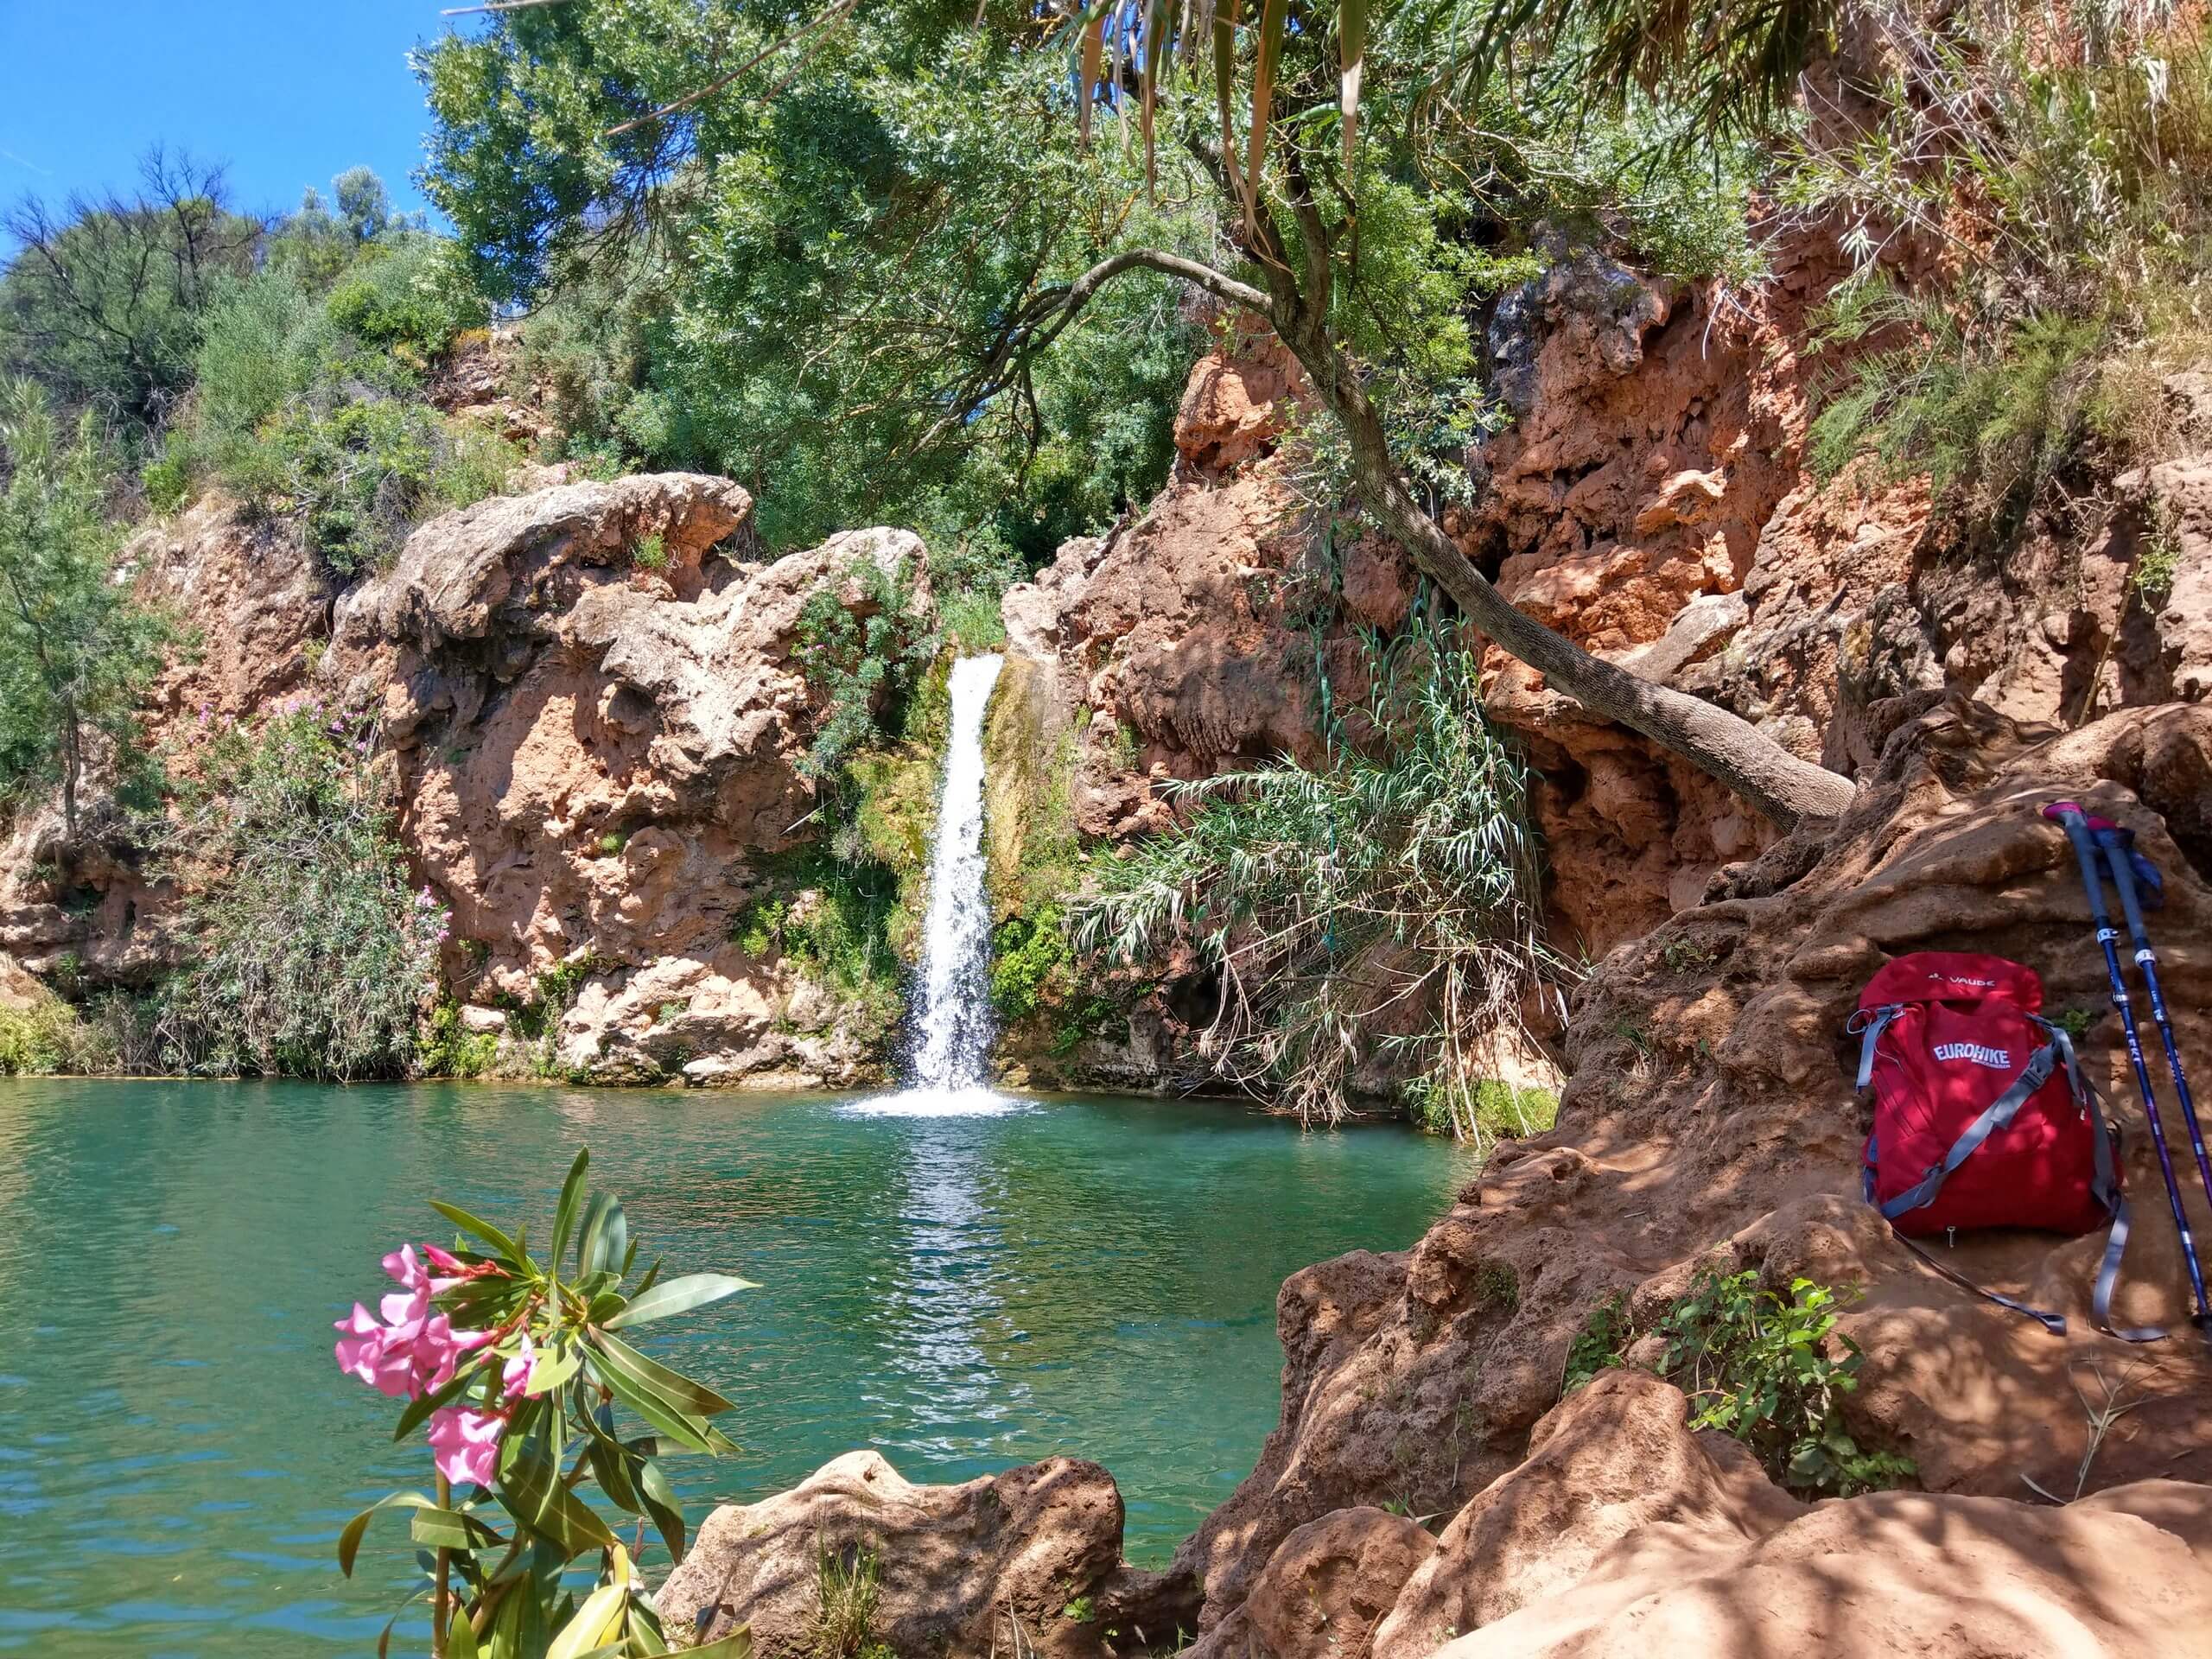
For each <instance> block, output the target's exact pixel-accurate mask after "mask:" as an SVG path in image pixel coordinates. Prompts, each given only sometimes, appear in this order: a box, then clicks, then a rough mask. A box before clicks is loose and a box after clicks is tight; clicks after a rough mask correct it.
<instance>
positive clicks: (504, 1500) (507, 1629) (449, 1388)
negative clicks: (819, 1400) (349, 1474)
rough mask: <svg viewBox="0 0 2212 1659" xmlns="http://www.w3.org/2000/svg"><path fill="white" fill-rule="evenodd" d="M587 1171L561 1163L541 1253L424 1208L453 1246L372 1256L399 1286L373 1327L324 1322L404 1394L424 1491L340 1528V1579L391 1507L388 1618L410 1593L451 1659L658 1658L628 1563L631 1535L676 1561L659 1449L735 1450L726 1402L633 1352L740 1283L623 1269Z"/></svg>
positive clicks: (677, 1533)
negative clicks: (410, 1567) (654, 1328)
mask: <svg viewBox="0 0 2212 1659" xmlns="http://www.w3.org/2000/svg"><path fill="white" fill-rule="evenodd" d="M587 1167H588V1157H587V1155H586V1154H583V1153H578V1154H576V1160H575V1163H574V1164H572V1165H571V1166H569V1177H568V1179H567V1180H566V1181H564V1182H563V1184H562V1187H561V1197H560V1201H559V1204H558V1205H557V1206H556V1209H555V1211H554V1214H553V1225H552V1229H551V1232H550V1248H547V1249H544V1250H543V1260H540V1259H539V1258H538V1257H535V1256H532V1255H531V1254H530V1253H529V1251H528V1250H527V1249H525V1247H524V1232H523V1230H522V1229H520V1228H517V1229H516V1230H514V1232H513V1233H512V1234H510V1233H508V1232H507V1231H506V1230H504V1229H502V1228H499V1227H497V1226H494V1225H493V1224H491V1223H490V1222H487V1221H484V1220H481V1219H480V1218H479V1217H476V1216H474V1215H471V1214H470V1213H469V1212H468V1211H465V1210H461V1209H458V1208H456V1207H454V1205H449V1204H441V1203H438V1202H437V1201H436V1200H435V1199H434V1200H432V1204H433V1207H434V1208H435V1209H436V1210H437V1211H438V1212H439V1213H440V1214H441V1215H442V1216H443V1217H445V1219H446V1220H447V1221H448V1222H450V1223H451V1224H453V1225H454V1227H456V1228H458V1229H460V1234H459V1235H458V1236H456V1235H452V1234H448V1236H450V1237H453V1239H454V1247H453V1249H443V1248H442V1247H440V1246H438V1245H435V1244H430V1243H424V1244H423V1245H421V1246H419V1247H418V1246H416V1245H415V1244H411V1243H410V1244H403V1245H401V1246H400V1248H399V1249H396V1250H394V1251H393V1252H392V1253H391V1255H387V1256H385V1258H384V1268H385V1273H386V1274H389V1275H390V1276H391V1278H393V1279H395V1280H397V1281H398V1289H397V1291H394V1292H389V1293H387V1294H385V1295H384V1297H383V1299H382V1300H381V1303H380V1307H381V1309H382V1310H383V1313H384V1318H383V1319H378V1318H377V1317H376V1316H374V1315H372V1314H371V1313H369V1311H368V1310H367V1309H366V1308H365V1307H364V1306H361V1305H360V1304H359V1303H358V1302H357V1303H355V1304H354V1305H353V1313H351V1314H349V1315H348V1316H347V1317H346V1318H345V1319H340V1321H339V1322H338V1330H339V1332H340V1341H339V1343H338V1363H339V1366H340V1369H341V1370H344V1371H345V1372H346V1375H348V1376H353V1377H355V1378H358V1379H359V1381H361V1382H363V1383H367V1384H369V1385H370V1386H372V1387H373V1388H375V1389H378V1391H379V1392H380V1393H384V1394H387V1395H392V1396H394V1397H395V1398H404V1399H405V1400H406V1401H407V1404H406V1405H405V1407H404V1408H402V1409H401V1410H400V1412H399V1422H398V1427H397V1432H396V1433H394V1435H393V1437H392V1438H393V1439H394V1440H409V1439H410V1437H411V1436H413V1435H414V1434H415V1433H416V1431H418V1430H421V1429H423V1428H424V1427H425V1426H426V1425H427V1427H428V1433H426V1434H424V1436H423V1439H424V1440H427V1441H428V1443H429V1444H428V1446H427V1447H424V1446H422V1445H421V1443H420V1442H417V1443H416V1444H417V1449H418V1451H421V1450H427V1452H429V1462H430V1464H431V1466H432V1471H434V1472H435V1477H436V1478H435V1483H434V1484H433V1485H432V1490H431V1491H430V1492H429V1493H424V1492H420V1491H401V1492H393V1493H391V1494H389V1495H388V1496H386V1497H382V1498H379V1499H378V1501H377V1502H376V1503H372V1504H371V1505H370V1506H369V1507H368V1508H367V1509H365V1510H361V1511H360V1513H359V1514H358V1515H356V1516H353V1519H352V1520H350V1521H348V1522H346V1524H345V1525H344V1526H343V1527H342V1528H340V1529H339V1534H338V1565H339V1567H340V1571H342V1572H344V1573H346V1576H347V1577H349V1578H350V1577H352V1576H353V1565H354V1561H355V1560H356V1558H357V1556H358V1555H359V1550H360V1547H361V1541H362V1539H363V1537H364V1536H365V1535H366V1533H367V1531H368V1529H369V1527H370V1525H371V1523H372V1522H374V1521H375V1519H376V1518H377V1516H378V1515H379V1514H383V1513H387V1512H391V1513H397V1514H404V1516H406V1517H407V1520H408V1529H409V1532H410V1535H411V1537H412V1539H413V1541H414V1542H415V1543H416V1545H418V1546H420V1547H421V1551H422V1553H420V1554H418V1555H417V1556H416V1560H418V1561H419V1562H420V1563H421V1565H422V1567H423V1576H424V1577H425V1578H426V1579H427V1580H428V1583H427V1585H425V1586H423V1589H421V1590H418V1591H417V1592H416V1593H415V1594H414V1595H411V1596H410V1597H409V1598H408V1599H407V1600H406V1601H405V1602H404V1603H403V1604H402V1611H403V1612H404V1610H405V1609H406V1607H408V1606H409V1605H412V1604H413V1603H414V1602H415V1601H416V1600H417V1599H420V1598H421V1597H422V1596H423V1594H424V1593H425V1592H427V1593H428V1596H429V1603H430V1621H431V1624H432V1628H433V1630H435V1631H436V1632H437V1633H438V1634H437V1635H436V1636H434V1637H433V1639H432V1641H431V1642H430V1643H429V1647H430V1649H431V1650H432V1651H433V1652H440V1653H444V1654H447V1655H448V1656H455V1659H457V1656H459V1655H461V1654H464V1653H467V1654H476V1653H485V1654H502V1655H519V1654H523V1653H530V1654H533V1655H550V1656H558V1659H569V1656H580V1655H582V1654H585V1653H594V1654H601V1655H608V1654H626V1655H627V1654H655V1653H666V1652H667V1651H668V1650H669V1643H668V1640H667V1637H668V1634H669V1633H668V1632H665V1631H664V1630H663V1629H662V1627H661V1623H660V1618H659V1616H658V1613H657V1612H656V1611H654V1607H653V1599H652V1594H651V1592H649V1591H648V1590H647V1588H646V1586H645V1580H644V1577H643V1575H642V1574H641V1573H639V1557H642V1556H643V1554H644V1552H645V1548H646V1542H645V1540H646V1529H647V1527H648V1526H650V1527H651V1529H652V1533H653V1535H655V1536H656V1537H657V1538H658V1541H659V1543H660V1544H661V1546H663V1547H664V1548H666V1549H667V1551H668V1554H669V1558H670V1560H671V1561H675V1560H682V1559H683V1547H684V1543H685V1534H686V1529H685V1526H684V1520H683V1506H682V1504H681V1503H680V1502H679V1500H678V1499H677V1496H676V1492H675V1491H674V1489H673V1488H672V1487H671V1485H670V1484H669V1480H668V1477H667V1474H666V1473H665V1471H664V1470H663V1468H662V1466H661V1459H663V1458H664V1457H666V1456H667V1455H668V1454H670V1453H671V1452H704V1453H708V1454H709V1455H721V1454H722V1453H726V1452H734V1451H735V1450H736V1449H737V1447H736V1446H735V1445H734V1443H733V1442H732V1441H731V1440H730V1439H729V1437H728V1436H727V1435H726V1434H724V1433H722V1432H721V1429H719V1428H717V1427H715V1424H714V1421H713V1420H714V1419H715V1418H716V1417H718V1416H721V1414H723V1413H725V1412H727V1411H728V1410H730V1409H731V1406H730V1402H728V1400H726V1399H724V1398H723V1397H722V1396H721V1395H719V1394H717V1393H715V1391H714V1390H713V1389H709V1388H707V1387H705V1386H704V1385H703V1384H702V1383H696V1382H695V1381H693V1380H692V1379H691V1378H690V1377H688V1376H683V1374H682V1373H680V1372H677V1371H674V1370H670V1369H669V1368H668V1367H667V1366H665V1365H663V1364H661V1363H659V1362H658V1360H655V1359H652V1358H651V1357H648V1356H647V1355H646V1354H645V1353H642V1352H640V1351H639V1350H638V1349H637V1348H634V1347H632V1345H631V1344H632V1341H635V1340H639V1339H640V1338H639V1336H638V1331H639V1327H641V1326H644V1325H650V1324H652V1323H653V1322H655V1321H657V1320H659V1319H669V1318H672V1317H674V1316H676V1315H678V1314H683V1313H692V1312H695V1311H696V1310H697V1309H699V1308H702V1307H707V1306H712V1305H713V1304H715V1303H716V1302H718V1301H721V1300H724V1299H725V1298H727V1297H729V1296H733V1295H735V1294H738V1293H739V1292H741V1291H746V1290H750V1289H752V1288H753V1286H752V1284H751V1283H750V1282H749V1281H746V1280H743V1279H739V1278H735V1277H733V1276H731V1275H730V1274H720V1273H697V1274H685V1275H684V1276H683V1277H681V1278H675V1279H664V1278H663V1277H662V1276H661V1271H660V1264H659V1262H658V1261H656V1262H654V1264H653V1265H652V1267H650V1268H646V1269H645V1271H644V1272H643V1273H642V1274H635V1276H634V1277H633V1270H634V1268H635V1263H636V1260H637V1255H638V1249H637V1242H636V1241H635V1240H634V1239H632V1237H631V1236H630V1224H629V1220H628V1217H626V1214H625V1212H624V1211H623V1208H622V1204H621V1201H620V1199H619V1198H615V1197H614V1196H613V1194H612V1193H608V1192H587V1191H586V1188H585V1185H584V1175H585V1171H586V1169H587ZM618 1332H619V1334H618ZM644 1340H645V1341H647V1342H648V1343H649V1344H650V1342H651V1338H644ZM640 1431H643V1432H640ZM569 1447H574V1448H575V1458H574V1460H573V1462H572V1463H571V1464H570V1465H569V1467H568V1468H566V1469H564V1468H563V1466H562V1465H563V1454H564V1452H566V1450H567V1449H568V1448H569ZM587 1479H588V1480H589V1481H591V1482H594V1483H595V1484H597V1486H598V1489H599V1490H598V1492H597V1493H596V1494H595V1495H594V1498H593V1500H592V1501H586V1500H585V1499H584V1498H582V1497H578V1496H577V1495H576V1494H577V1492H578V1491H580V1490H582V1489H583V1488H584V1487H585V1484H586V1481H587ZM609 1511H612V1512H613V1514H615V1515H617V1516H622V1517H625V1518H628V1517H635V1520H636V1529H635V1530H634V1532H631V1533H630V1538H629V1542H628V1544H627V1545H625V1543H624V1541H623V1540H622V1539H620V1538H618V1537H617V1536H616V1535H615V1532H614V1530H613V1527H611V1526H610V1525H609V1523H608V1522H607V1519H605V1518H604V1516H606V1514H607V1512H609ZM618 1524H622V1525H624V1529H625V1530H626V1531H628V1530H629V1529H628V1527H627V1525H626V1519H625V1522H618ZM502 1529H505V1530H504V1531H503V1530H502ZM633 1551H634V1552H636V1554H635V1555H633V1554H632V1552H633ZM518 1564H519V1568H520V1570H517V1568H518ZM393 1623H394V1624H397V1615H395V1617H394V1619H393ZM697 1634H698V1632H696V1631H692V1630H683V1631H678V1632H676V1635H677V1639H678V1640H679V1641H683V1642H684V1643H686V1644H687V1645H686V1648H685V1651H687V1652H690V1653H691V1654H694V1655H696V1656H697V1659H742V1656H745V1655H748V1654H750V1653H751V1652H752V1650H753V1649H752V1642H751V1640H750V1638H749V1637H747V1636H746V1634H745V1633H744V1632H743V1631H742V1630H740V1631H738V1632H736V1633H735V1634H734V1635H732V1636H729V1637H723V1638H722V1639H721V1640H719V1641H715V1642H711V1643H704V1644H701V1645H692V1643H693V1640H694V1638H695V1637H696V1636H697ZM479 1635H481V1638H482V1639H481V1642H480V1641H479V1639H478V1637H479ZM390 1636H391V1627H390V1626H387V1627H386V1629H385V1637H386V1638H387V1641H388V1639H389V1637H390ZM378 1645H380V1646H382V1645H384V1643H379V1644H378ZM410 1646H416V1644H413V1643H410ZM416 1650H417V1651H420V1650H421V1649H420V1647H419V1646H416Z"/></svg>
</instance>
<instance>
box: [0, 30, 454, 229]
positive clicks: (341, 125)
mask: <svg viewBox="0 0 2212 1659" xmlns="http://www.w3.org/2000/svg"><path fill="white" fill-rule="evenodd" d="M449 3H453V0H0V201H13V200H16V199H17V198H18V197H20V196H22V195H24V194H29V193H36V194H41V195H45V196H47V197H48V198H51V199H59V198H60V197H62V196H65V195H67V194H68V193H69V192H70V191H71V190H73V189H80V190H96V189H98V188H100V187H102V186H104V185H109V184H118V185H120V184H127V183H129V182H130V181H131V179H132V178H133V176H134V173H135V168H136V162H137V156H138V155H139V153H140V152H141V151H142V150H143V149H145V148H146V147H147V146H148V145H149V144H150V143H155V142H156V141H160V142H162V143H168V144H169V145H171V146H172V147H175V146H181V147H183V148H184V149H188V150H190V151H191V152H192V154H193V155H194V156H195V157H196V158H203V159H207V160H211V161H223V162H228V163H229V164H230V179H231V184H232V189H233V191H234V192H235V194H237V196H238V200H239V202H240V204H241V205H242V206H245V207H253V208H263V209H274V208H283V207H293V206H295V205H296V203H297V202H298V200H299V199H300V192H301V191H302V189H303V188H306V187H307V186H308V185H310V184H312V185H314V186H315V187H316V188H319V189H321V190H323V191H324V192H325V194H327V192H328V188H329V182H330V179H331V177H332V175H334V174H337V173H340V172H342V171H344V170H345V169H346V168H348V167H352V166H354V165H356V164H357V163H365V164H366V165H368V166H370V167H372V168H376V170H377V171H378V173H380V174H382V175H384V180H385V184H386V185H388V186H389V187H390V188H391V194H392V200H393V201H394V202H395V203H396V204H397V205H398V206H400V207H406V208H415V207H422V206H423V198H422V195H421V193H420V192H419V191H417V190H416V188H415V185H414V183H413V181H412V180H411V179H410V176H409V175H410V174H411V173H412V172H413V171H414V169H415V168H416V167H418V166H419V165H421V162H422V159H423V128H424V127H425V126H426V125H427V124H428V121H427V118H426V115H425V112H424V111H423V98H422V91H421V88H420V87H418V86H416V82H415V78H414V76H413V75H411V74H410V73H409V72H408V68H407V52H408V49H409V48H410V47H412V46H414V45H415V44H416V42H417V41H423V40H427V39H429V38H432V37H434V36H435V35H438V34H439V33H440V32H442V29H444V28H445V27H446V24H445V20H443V19H442V18H441V17H440V16H438V10H439V7H440V5H441V4H449Z"/></svg>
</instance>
